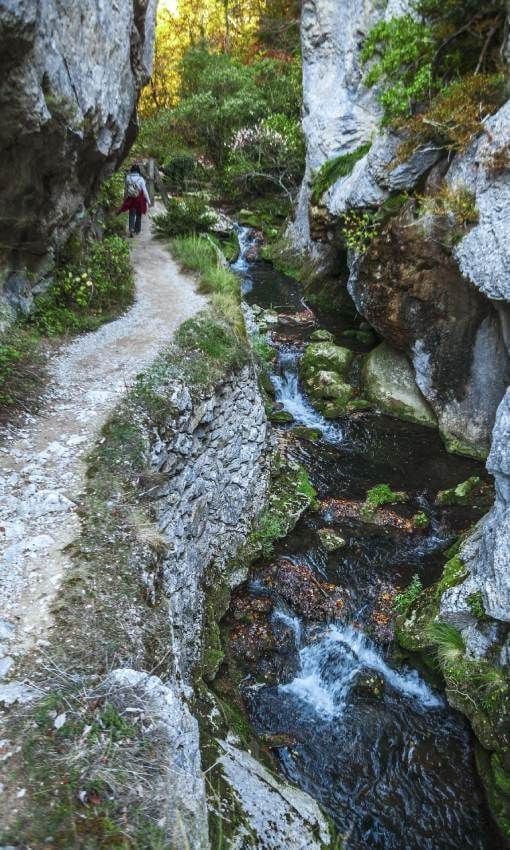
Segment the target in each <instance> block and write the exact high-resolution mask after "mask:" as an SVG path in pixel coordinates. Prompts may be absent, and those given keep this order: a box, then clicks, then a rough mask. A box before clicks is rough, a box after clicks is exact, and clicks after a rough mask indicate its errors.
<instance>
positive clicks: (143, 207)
mask: <svg viewBox="0 0 510 850" xmlns="http://www.w3.org/2000/svg"><path fill="white" fill-rule="evenodd" d="M150 205H151V202H150V198H149V193H148V192H147V186H146V185H145V180H144V179H143V177H142V172H141V171H140V166H139V165H132V166H131V168H130V169H129V171H128V173H127V175H126V182H125V185H124V203H123V204H122V206H121V208H120V210H119V213H122V212H126V211H129V235H130V236H131V237H132V236H133V235H134V234H135V233H140V231H141V229H142V215H145V213H146V212H147V211H148V209H149V207H150Z"/></svg>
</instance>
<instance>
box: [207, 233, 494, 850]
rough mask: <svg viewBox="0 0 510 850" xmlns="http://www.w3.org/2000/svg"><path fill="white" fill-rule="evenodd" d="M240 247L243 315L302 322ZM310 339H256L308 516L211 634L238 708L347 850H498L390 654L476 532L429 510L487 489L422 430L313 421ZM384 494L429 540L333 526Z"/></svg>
mask: <svg viewBox="0 0 510 850" xmlns="http://www.w3.org/2000/svg"><path fill="white" fill-rule="evenodd" d="M252 239H253V236H252V234H251V232H250V231H249V230H248V229H245V228H241V229H240V245H241V254H240V257H239V259H238V260H237V262H236V263H234V264H233V269H234V270H235V271H236V272H237V273H239V274H240V275H241V278H242V287H243V293H244V298H245V300H246V301H247V302H248V303H249V304H250V305H258V306H259V307H261V308H264V309H266V308H274V309H276V310H277V311H278V312H284V313H285V314H286V315H289V314H292V313H298V312H300V311H302V310H303V305H304V302H303V292H302V290H301V287H300V285H299V284H298V283H296V282H295V281H293V280H291V279H290V278H288V277H286V276H284V275H282V274H280V273H279V272H277V271H276V270H275V269H274V268H273V267H272V266H271V264H269V263H267V262H263V261H260V260H257V259H256V258H253V259H248V257H253V252H252V251H251V250H250V249H251V248H252V247H253V246H252ZM316 317H317V324H316V325H315V327H321V328H324V327H325V328H327V329H328V330H329V331H331V332H333V333H334V335H335V342H336V343H337V344H340V345H346V346H347V347H350V348H353V349H355V350H356V351H357V352H359V353H363V351H367V350H368V348H363V346H360V345H359V344H354V345H353V344H352V337H351V338H349V339H346V338H345V337H344V338H343V336H342V334H343V332H344V331H345V330H346V329H348V328H349V327H351V328H352V326H353V322H352V321H345V320H343V319H342V318H338V320H337V319H335V320H332V319H331V316H330V315H328V317H321V316H320V314H319V315H317V314H316ZM357 321H358V323H359V319H358V320H357ZM313 329H314V328H308V329H307V330H304V329H303V328H302V327H299V326H296V327H290V328H289V327H288V326H286V327H285V330H284V332H282V331H281V328H276V329H275V331H273V332H271V334H270V336H269V339H270V340H271V342H272V344H273V345H274V346H275V348H276V354H277V356H276V360H275V364H274V367H273V372H272V375H271V380H272V383H273V386H274V392H275V398H276V401H277V402H279V403H280V405H281V406H282V407H283V409H284V410H286V411H288V412H289V413H290V414H292V416H293V418H294V423H291V424H284V425H278V426H276V427H278V429H279V430H281V432H282V436H283V438H284V441H285V442H286V446H287V454H288V455H289V456H290V457H293V458H295V459H297V460H299V461H300V462H301V463H302V464H303V465H304V466H305V467H306V468H307V470H308V473H309V475H310V478H311V480H312V482H313V484H314V486H315V488H316V489H317V492H318V495H319V499H320V503H321V504H320V508H319V509H318V511H315V512H308V513H307V514H306V515H305V516H304V517H302V519H301V520H300V522H299V523H298V525H297V527H296V529H295V530H294V531H293V532H292V533H291V534H290V535H289V536H288V537H287V538H286V539H285V540H284V541H283V542H282V543H280V544H279V545H278V546H277V548H276V551H275V554H274V555H273V557H272V558H271V560H270V561H269V562H268V561H260V562H258V563H257V564H255V565H254V567H253V568H252V570H251V573H250V577H249V579H248V581H247V582H246V583H245V584H244V585H243V586H242V587H241V588H239V589H238V591H236V593H235V594H234V597H233V600H232V604H231V608H230V611H229V612H228V614H227V616H226V618H225V621H224V624H223V625H224V631H225V634H226V636H227V647H228V649H227V653H230V657H231V658H234V659H235V663H236V665H237V667H238V668H239V669H240V670H241V672H242V677H240V678H242V683H241V689H242V690H241V696H242V699H243V702H244V705H245V707H246V710H247V712H248V715H249V717H250V720H251V722H252V724H253V726H254V727H255V729H256V730H257V732H258V734H259V735H260V737H261V740H262V742H266V743H268V745H269V746H270V747H271V752H272V754H273V756H274V758H275V759H276V761H277V763H278V766H279V768H280V770H281V771H282V772H283V773H284V774H285V775H286V776H287V777H288V778H289V779H290V780H291V781H292V782H294V783H295V784H296V785H298V786H299V787H301V788H302V789H304V790H305V791H307V792H308V793H309V794H311V796H312V797H314V798H315V799H316V800H317V801H318V802H319V803H320V805H321V806H322V808H323V810H324V811H325V812H326V813H327V814H328V816H329V817H331V819H332V820H333V821H334V823H335V825H336V827H337V829H338V831H339V833H340V835H341V836H343V845H342V846H343V848H344V850H368V848H370V850H497V848H498V846H499V844H498V838H497V836H496V834H495V833H494V831H493V827H492V825H491V821H490V818H489V815H488V813H487V809H486V804H485V801H484V795H483V791H482V788H481V785H480V782H479V779H478V777H477V774H476V768H475V761H474V741H473V736H472V733H471V731H470V728H469V725H468V723H467V721H466V720H465V719H464V718H463V717H462V716H461V715H459V714H457V713H456V712H454V711H453V710H452V709H451V708H450V707H449V706H448V705H447V704H446V702H445V699H444V697H443V695H442V692H441V689H440V686H439V683H438V682H435V681H434V679H433V677H432V678H431V676H430V674H426V675H425V673H424V672H423V671H422V672H419V671H418V670H417V669H416V668H415V667H414V666H413V665H412V663H411V662H410V660H409V658H407V657H406V656H405V654H404V653H403V652H401V651H400V650H399V649H398V647H397V646H396V645H395V641H394V640H393V639H392V626H391V621H392V610H393V609H392V599H393V597H394V595H395V592H396V591H399V590H401V589H402V588H404V587H406V586H407V585H408V584H409V582H410V580H411V578H412V576H413V575H415V574H418V575H419V576H420V578H421V580H422V582H423V585H424V586H426V585H429V584H431V583H432V582H433V581H434V580H436V579H437V578H438V576H439V575H440V573H441V569H442V565H443V564H444V561H445V555H444V553H445V551H446V550H447V548H448V547H449V546H450V545H451V543H452V542H453V541H454V540H455V538H456V536H457V535H458V534H459V533H460V532H461V531H463V530H465V529H466V528H468V527H469V526H470V525H471V524H472V523H473V522H474V521H475V520H476V519H477V518H478V516H479V513H476V511H474V510H473V509H470V508H459V507H441V508H440V507H438V506H436V505H435V504H434V496H435V494H436V493H437V492H438V490H440V489H444V488H446V487H451V486H453V485H455V484H457V483H459V482H460V481H463V480H465V479H466V478H468V477H469V476H470V475H473V474H477V475H484V472H483V469H482V466H481V465H480V464H477V463H476V462H474V461H471V460H469V459H467V458H462V457H455V456H452V455H449V454H447V453H446V451H445V450H444V448H443V445H442V443H441V441H440V438H439V436H438V434H437V433H436V432H435V431H434V430H432V429H429V428H424V427H420V426H416V425H412V424H409V423H403V422H400V421H398V420H396V419H391V418H388V417H385V416H381V415H379V414H376V413H372V412H357V413H354V414H351V415H350V416H348V417H343V418H341V419H339V420H334V421H330V420H327V419H325V418H324V417H323V416H322V415H321V414H320V413H319V412H318V411H316V410H315V409H314V407H313V405H312V404H311V403H310V401H309V400H308V399H307V397H306V395H305V394H304V392H303V390H302V388H301V385H300V381H299V377H298V364H299V358H300V357H301V355H302V352H303V343H304V341H305V340H306V339H307V337H308V336H309V334H310V331H311V330H313ZM295 425H303V426H306V427H308V428H310V427H312V428H318V429H320V431H321V432H322V437H321V438H320V439H319V440H318V441H316V442H313V441H310V440H309V439H302V438H301V439H299V438H297V437H296V436H293V437H290V436H289V437H288V440H287V435H288V434H289V433H290V434H291V433H292V428H293V427H295ZM382 482H385V483H388V484H389V485H390V486H391V487H392V488H393V489H396V490H405V491H406V492H407V493H408V494H409V503H407V504H403V505H398V506H397V508H396V512H397V513H398V515H399V516H400V517H402V519H403V520H405V519H406V518H407V519H409V518H410V517H412V516H413V514H415V513H416V512H418V511H425V512H426V513H427V514H428V515H429V516H430V518H431V523H430V526H429V527H428V528H427V529H426V530H424V531H420V532H412V533H409V531H408V532H407V533H406V532H405V531H402V529H401V528H398V527H386V526H382V527H381V526H379V527H376V526H373V525H371V524H370V523H368V524H367V522H366V521H363V519H362V518H360V516H359V512H358V514H357V515H356V514H355V513H354V514H353V512H352V511H349V510H347V511H346V510H345V505H346V504H347V505H352V503H353V502H356V503H357V504H359V503H360V502H362V501H363V500H364V498H365V496H366V492H367V490H368V489H369V488H370V487H373V486H374V485H375V484H380V483H382ZM339 506H340V507H339ZM342 506H343V507H342ZM319 529H328V530H331V531H334V532H336V533H337V534H339V535H341V537H342V538H343V540H344V545H343V546H342V548H340V549H338V551H333V552H331V551H328V550H327V549H326V548H324V546H323V544H322V543H321V540H320V539H319V537H318V535H317V531H318V530H319ZM304 576H305V577H306V576H308V577H309V580H308V584H307V582H306V579H305V578H303V577H304ZM319 591H320V592H319ZM300 594H301V597H302V598H300ZM314 594H315V596H314ZM328 596H331V598H332V599H334V600H336V602H335V604H336V605H337V614H336V615H333V616H332V615H331V609H330V608H328V607H327V605H326V597H328ZM323 597H324V600H323V601H324V605H323V607H324V612H323V613H322V614H321V611H320V610H319V609H320V608H321V605H322V602H321V605H319V606H316V608H317V611H316V612H315V613H314V612H313V611H312V612H311V610H310V604H309V603H310V599H312V600H313V599H319V600H322V599H323ZM328 605H329V602H328ZM253 637H254V646H255V648H254V649H250V643H249V641H250V639H251V638H253ZM247 647H248V648H247ZM220 677H221V671H220Z"/></svg>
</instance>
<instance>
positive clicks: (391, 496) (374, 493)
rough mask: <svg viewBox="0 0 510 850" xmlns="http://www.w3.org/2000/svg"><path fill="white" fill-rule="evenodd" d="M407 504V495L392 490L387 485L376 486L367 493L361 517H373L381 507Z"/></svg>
mask: <svg viewBox="0 0 510 850" xmlns="http://www.w3.org/2000/svg"><path fill="white" fill-rule="evenodd" d="M400 502H407V494H406V493H403V492H402V491H400V490H392V489H391V487H390V485H389V484H376V485H375V486H374V487H371V489H370V490H369V491H368V492H367V495H366V498H365V504H364V505H363V510H362V513H363V516H366V517H370V516H373V515H374V513H375V512H376V511H377V509H378V508H381V507H383V505H396V504H398V503H400Z"/></svg>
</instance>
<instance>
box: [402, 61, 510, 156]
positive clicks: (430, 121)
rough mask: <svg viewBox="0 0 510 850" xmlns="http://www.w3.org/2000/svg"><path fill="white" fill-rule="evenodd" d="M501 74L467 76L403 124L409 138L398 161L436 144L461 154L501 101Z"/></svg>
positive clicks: (443, 91) (502, 82)
mask: <svg viewBox="0 0 510 850" xmlns="http://www.w3.org/2000/svg"><path fill="white" fill-rule="evenodd" d="M504 81H505V77H504V76H503V75H502V74H469V75H467V76H465V77H463V78H462V79H461V80H455V81H454V82H452V83H450V84H449V85H448V86H446V87H445V88H444V89H442V90H441V91H440V92H439V93H438V94H437V95H436V97H435V98H434V99H433V100H432V102H431V103H430V105H429V106H428V108H427V109H426V110H425V111H421V112H418V113H417V114H416V115H414V116H412V117H411V118H410V119H409V120H408V121H406V122H405V124H404V128H405V130H406V133H407V134H408V136H409V139H408V141H407V142H404V143H403V144H402V145H401V147H400V151H399V158H400V159H401V160H403V159H405V158H406V157H407V156H409V155H410V154H411V153H412V152H413V151H414V150H415V149H416V148H417V147H418V146H419V145H425V144H437V145H440V146H442V147H445V148H446V149H447V150H450V151H463V150H465V149H466V148H467V146H468V145H469V143H470V142H471V140H472V138H473V137H474V136H476V135H477V134H478V133H480V132H481V131H482V129H483V123H482V122H483V119H485V118H486V117H487V115H488V114H490V113H491V112H494V111H495V110H496V109H497V108H498V107H499V106H500V105H501V103H502V102H503V100H504V91H505V85H504Z"/></svg>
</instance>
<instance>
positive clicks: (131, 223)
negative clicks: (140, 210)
mask: <svg viewBox="0 0 510 850" xmlns="http://www.w3.org/2000/svg"><path fill="white" fill-rule="evenodd" d="M135 229H136V210H129V235H130V236H132V235H133V233H134V232H135Z"/></svg>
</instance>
